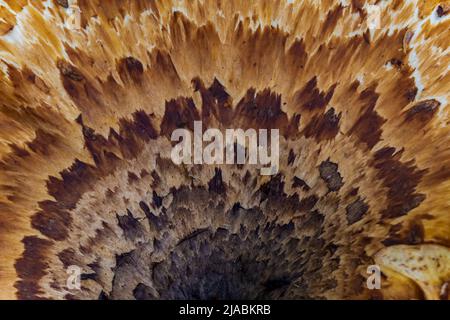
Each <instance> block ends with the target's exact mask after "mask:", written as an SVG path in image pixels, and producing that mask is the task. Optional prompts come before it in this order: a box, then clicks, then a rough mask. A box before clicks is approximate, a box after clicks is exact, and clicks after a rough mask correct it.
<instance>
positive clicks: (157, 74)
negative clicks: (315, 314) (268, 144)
mask: <svg viewBox="0 0 450 320" xmlns="http://www.w3.org/2000/svg"><path fill="white" fill-rule="evenodd" d="M374 3H377V4H378V5H379V6H380V8H381V20H380V28H379V29H375V30H369V29H368V12H367V8H368V5H369V4H374ZM449 8H450V5H449V3H448V2H442V1H441V2H439V1H419V0H412V1H399V0H394V1H367V2H366V1H362V0H353V1H334V0H320V1H319V0H314V1H313V0H304V1H287V0H286V1H284V0H270V1H269V0H254V1H248V0H227V1H220V0H193V1H188V0H185V1H179V0H155V1H139V0H136V1H126V0H115V1H100V0H92V1H89V0H78V1H72V0H66V1H64V0H57V1H51V0H47V1H44V2H41V1H35V0H29V1H26V0H20V1H18V0H17V1H8V0H5V1H2V2H1V3H0V17H1V18H2V19H1V21H0V95H1V98H0V157H1V158H0V190H1V191H0V248H1V250H0V288H1V290H0V297H1V298H19V299H41V298H42V299H64V298H69V299H70V298H73V299H96V298H98V297H100V298H111V299H133V298H136V299H158V298H166V299H167V298H173V299H180V298H190V299H208V298H211V299H212V298H214V299H221V298H235V299H240V298H248V299H256V298H269V299H270V298H282V299H294V298H316V299H350V298H355V299H367V298H384V299H400V298H402V299H408V298H430V299H439V298H441V299H446V298H448V294H449V289H448V288H449V280H450V262H449V257H450V249H449V248H450V213H449V210H450V129H449V122H450V108H449V98H450V97H449V92H450V90H449V89H450V74H449V63H450V55H449V43H450V32H449V30H450V19H449V15H448V12H449ZM76 12H80V20H79V22H80V24H79V26H77V25H76V23H75V25H74V15H75V14H76ZM194 120H202V121H203V124H204V126H205V127H212V128H222V129H224V128H243V129H245V128H255V129H258V128H278V129H280V133H281V139H280V170H279V172H278V174H277V175H274V176H261V175H260V174H259V170H257V169H256V168H255V166H251V165H240V166H232V165H216V166H205V165H203V166H200V165H192V166H189V165H182V166H179V165H175V164H173V163H172V161H171V159H170V150H171V146H172V144H171V142H170V135H171V132H172V130H173V129H175V128H177V127H187V128H192V124H193V121H194ZM372 264H378V265H380V266H381V269H382V271H383V275H384V276H383V279H382V288H381V290H368V289H367V287H366V285H365V283H366V277H367V276H368V275H367V273H366V269H367V266H369V265H372ZM70 265H77V266H79V267H81V268H82V270H83V274H82V277H81V279H82V282H81V284H82V288H81V290H70V289H69V288H67V286H66V279H67V273H66V268H67V267H68V266H70Z"/></svg>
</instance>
